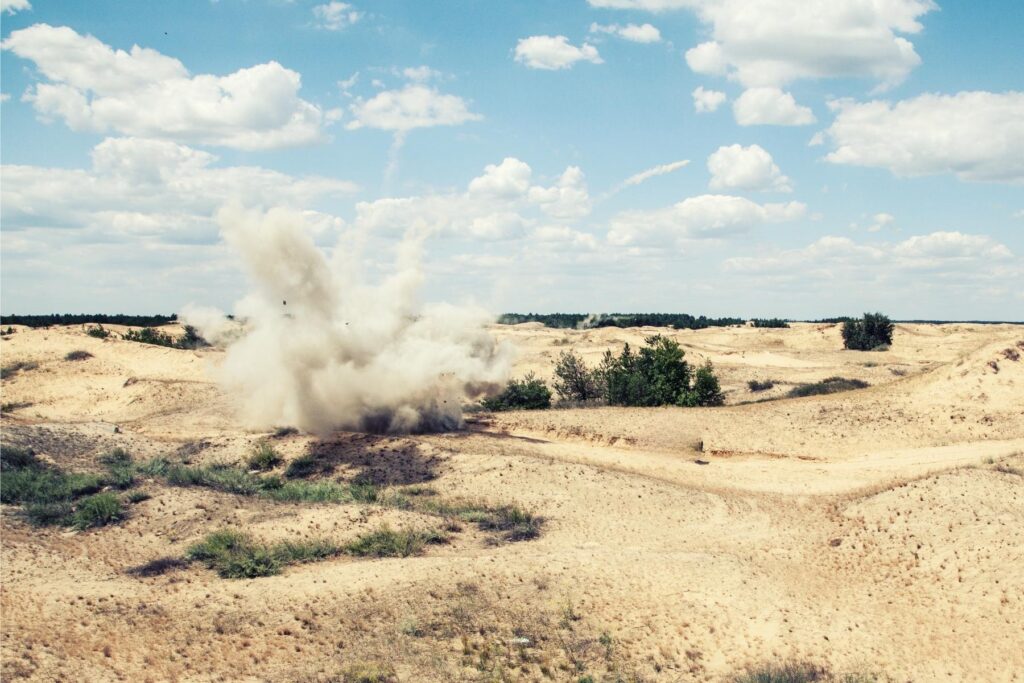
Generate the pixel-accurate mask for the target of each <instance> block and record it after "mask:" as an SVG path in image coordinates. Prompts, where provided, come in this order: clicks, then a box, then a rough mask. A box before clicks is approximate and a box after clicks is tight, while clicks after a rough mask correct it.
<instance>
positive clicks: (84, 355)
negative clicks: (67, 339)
mask: <svg viewBox="0 0 1024 683" xmlns="http://www.w3.org/2000/svg"><path fill="white" fill-rule="evenodd" d="M89 358H92V354H91V353H89V352H88V351H81V350H78V351H68V352H67V354H65V356H64V360H88V359H89Z"/></svg>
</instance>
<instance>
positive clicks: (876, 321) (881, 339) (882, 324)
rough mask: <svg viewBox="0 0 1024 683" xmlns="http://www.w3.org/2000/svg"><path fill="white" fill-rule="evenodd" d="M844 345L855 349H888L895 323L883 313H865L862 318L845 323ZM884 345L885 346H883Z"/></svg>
mask: <svg viewBox="0 0 1024 683" xmlns="http://www.w3.org/2000/svg"><path fill="white" fill-rule="evenodd" d="M842 332H843V346H844V347H846V348H847V349H851V350H854V351H873V350H879V351H883V350H888V347H889V346H890V345H891V344H892V332H893V324H892V321H891V320H889V318H887V317H886V316H884V315H882V314H881V313H865V314H864V317H863V318H861V319H860V320H856V319H851V320H847V321H846V322H844V323H843V330H842ZM882 347H884V348H882Z"/></svg>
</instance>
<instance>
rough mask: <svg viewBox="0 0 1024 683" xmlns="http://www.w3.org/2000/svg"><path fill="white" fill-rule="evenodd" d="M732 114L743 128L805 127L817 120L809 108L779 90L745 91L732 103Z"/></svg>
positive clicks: (751, 89)
mask: <svg viewBox="0 0 1024 683" xmlns="http://www.w3.org/2000/svg"><path fill="white" fill-rule="evenodd" d="M732 113H733V116H734V117H735V118H736V123H738V124H740V125H741V126H755V125H775V126H805V125H807V124H810V123H814V122H815V121H816V120H817V119H815V118H814V113H813V112H812V111H811V110H810V109H809V108H807V107H804V106H801V105H799V104H797V103H796V100H794V99H793V96H792V95H790V94H789V93H788V92H783V91H781V90H779V89H778V88H748V89H747V90H744V91H743V94H742V95H740V96H739V97H737V98H736V101H735V102H733V103H732Z"/></svg>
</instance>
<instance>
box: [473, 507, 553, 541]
mask: <svg viewBox="0 0 1024 683" xmlns="http://www.w3.org/2000/svg"><path fill="white" fill-rule="evenodd" d="M543 523H544V520H543V518H541V517H538V516H537V515H535V514H533V513H532V512H529V511H527V510H523V509H522V508H520V507H517V506H515V505H502V506H500V507H498V508H495V509H494V510H489V511H487V512H486V513H485V514H484V515H483V517H481V518H480V521H479V522H478V525H479V526H480V528H481V529H484V530H489V531H498V532H500V533H501V538H502V539H503V540H506V541H510V542H515V541H528V540H530V539H534V538H537V537H538V536H540V529H541V525H542V524H543Z"/></svg>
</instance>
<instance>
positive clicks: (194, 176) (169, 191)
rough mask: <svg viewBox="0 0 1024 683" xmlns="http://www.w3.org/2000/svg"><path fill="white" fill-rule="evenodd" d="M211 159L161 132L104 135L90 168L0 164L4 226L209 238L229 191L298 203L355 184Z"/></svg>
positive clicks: (252, 201) (251, 199) (257, 200)
mask: <svg viewBox="0 0 1024 683" xmlns="http://www.w3.org/2000/svg"><path fill="white" fill-rule="evenodd" d="M216 161H217V157H215V156H214V155H212V154H210V153H208V152H203V151H200V150H196V149H192V148H190V147H186V146H183V145H178V144H176V143H173V142H168V141H165V140H144V139H137V138H107V139H105V140H103V141H102V142H100V143H99V144H98V145H96V147H95V148H93V151H92V167H91V168H90V169H63V168H46V167H39V166H20V165H10V164H5V165H4V166H3V167H2V174H3V183H2V187H0V192H2V200H3V201H2V207H3V223H4V231H5V232H7V231H15V232H17V231H24V230H32V229H44V230H47V229H61V228H66V229H75V230H78V231H80V232H84V233H87V234H88V235H89V236H91V237H92V238H93V239H96V240H99V241H108V240H111V239H113V240H115V241H117V240H118V239H123V238H126V237H132V238H154V239H156V240H158V241H165V242H175V241H188V242H205V243H212V242H214V241H216V235H217V229H216V226H215V225H214V223H213V221H212V218H211V217H212V215H213V213H214V212H215V211H216V210H217V209H218V208H219V207H220V206H221V205H223V204H224V203H225V202H228V201H230V200H232V199H238V200H240V201H243V202H244V203H246V204H247V205H268V206H269V205H278V204H281V205H287V206H293V207H296V208H305V207H307V206H308V205H309V204H310V203H312V202H314V201H315V200H316V199H318V198H320V197H328V196H340V195H347V194H350V193H351V192H354V191H355V190H356V186H355V185H353V184H352V183H350V182H347V181H341V180H335V179H331V178H324V177H318V176H309V177H303V178H298V177H294V176H289V175H286V174H284V173H279V172H277V171H272V170H269V169H266V168H261V167H258V166H226V167H225V166H217V165H216ZM334 220H336V219H334ZM83 239H84V238H83Z"/></svg>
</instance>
